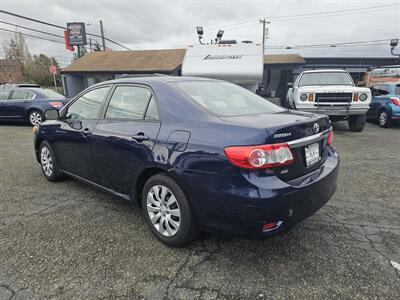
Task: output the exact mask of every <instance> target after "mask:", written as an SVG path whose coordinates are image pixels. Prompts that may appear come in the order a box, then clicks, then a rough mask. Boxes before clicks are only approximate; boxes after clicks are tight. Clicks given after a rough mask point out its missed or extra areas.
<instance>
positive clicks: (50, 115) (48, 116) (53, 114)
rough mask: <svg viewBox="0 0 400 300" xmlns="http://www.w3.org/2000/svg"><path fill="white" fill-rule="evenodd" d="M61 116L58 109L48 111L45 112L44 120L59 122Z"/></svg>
mask: <svg viewBox="0 0 400 300" xmlns="http://www.w3.org/2000/svg"><path fill="white" fill-rule="evenodd" d="M59 118H60V115H59V113H58V110H57V109H47V110H45V112H44V119H45V120H58V119H59Z"/></svg>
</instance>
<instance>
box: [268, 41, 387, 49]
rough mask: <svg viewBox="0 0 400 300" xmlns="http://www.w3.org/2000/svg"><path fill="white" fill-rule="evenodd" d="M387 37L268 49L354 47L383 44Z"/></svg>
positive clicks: (280, 46)
mask: <svg viewBox="0 0 400 300" xmlns="http://www.w3.org/2000/svg"><path fill="white" fill-rule="evenodd" d="M388 41H389V39H381V40H369V41H353V42H338V43H325V44H306V45H296V46H284V45H279V46H272V45H271V46H268V47H267V48H269V49H296V48H321V47H322V48H323V47H332V48H335V47H354V46H370V45H384V44H385V43H387V42H388Z"/></svg>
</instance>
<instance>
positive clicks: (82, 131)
mask: <svg viewBox="0 0 400 300" xmlns="http://www.w3.org/2000/svg"><path fill="white" fill-rule="evenodd" d="M81 133H82V134H83V135H85V136H86V135H88V134H90V129H89V128H87V127H86V128H84V129H82V130H81Z"/></svg>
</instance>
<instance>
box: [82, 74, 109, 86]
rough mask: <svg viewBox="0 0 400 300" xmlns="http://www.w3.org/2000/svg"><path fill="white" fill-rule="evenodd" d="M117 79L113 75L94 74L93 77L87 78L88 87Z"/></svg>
mask: <svg viewBox="0 0 400 300" xmlns="http://www.w3.org/2000/svg"><path fill="white" fill-rule="evenodd" d="M113 79H115V75H113V74H97V75H95V74H93V75H88V76H86V81H85V83H86V87H89V86H92V85H94V84H96V83H99V82H103V81H107V80H113Z"/></svg>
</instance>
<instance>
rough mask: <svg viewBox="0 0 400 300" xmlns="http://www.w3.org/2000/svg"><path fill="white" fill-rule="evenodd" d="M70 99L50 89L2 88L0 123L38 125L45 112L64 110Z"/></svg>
mask: <svg viewBox="0 0 400 300" xmlns="http://www.w3.org/2000/svg"><path fill="white" fill-rule="evenodd" d="M67 102H68V99H66V98H65V97H64V96H63V95H61V94H59V93H56V92H55V91H53V90H50V89H42V88H39V87H31V86H25V87H24V86H20V87H17V86H15V87H7V86H1V87H0V122H1V121H6V122H29V123H30V124H31V125H38V124H40V122H42V120H43V112H44V111H45V110H46V109H49V108H57V109H60V108H62V107H63V106H64V105H65V104H66V103H67Z"/></svg>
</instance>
